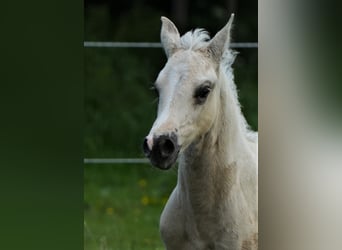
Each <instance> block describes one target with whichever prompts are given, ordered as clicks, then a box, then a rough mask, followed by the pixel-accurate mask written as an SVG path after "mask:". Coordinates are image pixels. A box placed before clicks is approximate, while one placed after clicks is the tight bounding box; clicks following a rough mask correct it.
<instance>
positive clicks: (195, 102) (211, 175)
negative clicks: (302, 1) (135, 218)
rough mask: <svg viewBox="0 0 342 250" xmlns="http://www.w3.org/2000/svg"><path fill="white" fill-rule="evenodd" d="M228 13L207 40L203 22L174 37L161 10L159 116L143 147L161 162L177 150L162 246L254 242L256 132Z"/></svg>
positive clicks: (178, 248) (177, 249)
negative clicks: (238, 75)
mask: <svg viewBox="0 0 342 250" xmlns="http://www.w3.org/2000/svg"><path fill="white" fill-rule="evenodd" d="M233 18H234V14H232V16H231V18H230V20H229V21H228V23H227V25H226V26H225V27H224V28H223V29H222V30H220V31H219V32H218V33H217V34H216V35H215V37H214V38H213V39H211V40H209V36H208V34H207V32H206V31H204V30H201V29H196V30H194V31H193V32H188V33H186V34H185V35H184V36H182V37H180V35H179V33H178V30H177V28H176V27H175V25H174V24H173V23H172V22H171V21H170V20H169V19H167V18H165V17H162V18H161V20H162V28H161V42H162V45H163V47H164V50H165V52H166V55H167V57H168V61H167V63H166V65H165V67H164V68H163V70H162V71H161V72H160V73H159V75H158V78H157V80H156V82H155V88H156V90H157V91H158V93H159V104H158V117H157V119H156V121H155V122H154V124H153V126H152V129H151V131H150V133H149V134H148V136H147V137H146V138H145V140H144V145H143V148H144V153H145V155H146V156H147V157H148V158H149V159H150V161H151V163H152V165H154V166H156V167H159V168H160V169H169V168H170V167H171V166H172V165H173V164H174V163H175V162H176V160H177V158H178V155H179V168H178V181H177V185H176V187H175V189H174V190H173V192H172V194H171V196H170V198H169V200H168V202H167V204H166V206H165V208H164V211H163V213H162V215H161V219H160V232H161V236H162V239H163V241H164V244H165V246H166V248H167V249H171V250H182V249H184V250H191V249H229V250H241V249H243V250H247V249H253V250H254V249H257V245H258V198H257V197H258V191H257V185H258V184H257V176H258V174H257V161H258V157H257V151H258V146H257V133H255V132H252V131H250V130H249V129H248V125H247V123H246V120H245V118H244V116H243V115H242V113H241V108H240V105H239V102H238V97H237V91H236V87H235V84H234V80H233V73H232V68H231V65H232V63H233V61H234V57H235V54H234V52H232V51H231V50H230V49H229V44H230V29H231V25H232V22H233Z"/></svg>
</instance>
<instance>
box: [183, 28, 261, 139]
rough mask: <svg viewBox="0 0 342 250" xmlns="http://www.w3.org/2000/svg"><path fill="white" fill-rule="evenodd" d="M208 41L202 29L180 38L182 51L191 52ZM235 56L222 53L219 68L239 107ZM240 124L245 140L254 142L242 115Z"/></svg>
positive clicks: (228, 50)
mask: <svg viewBox="0 0 342 250" xmlns="http://www.w3.org/2000/svg"><path fill="white" fill-rule="evenodd" d="M209 40H210V36H209V33H208V31H206V30H204V29H195V30H192V31H189V32H187V33H185V34H184V35H183V36H182V37H181V48H182V49H184V50H193V51H196V50H200V49H203V48H205V47H207V46H208V44H209ZM237 54H238V52H236V51H234V50H232V49H230V48H228V49H227V50H226V51H225V52H224V53H223V56H222V60H221V65H220V66H221V69H222V71H223V72H224V74H225V76H226V77H227V80H228V81H227V82H228V85H229V88H230V91H231V92H232V94H233V95H234V98H235V100H236V103H237V105H239V107H240V102H239V99H238V94H237V89H236V85H235V83H234V75H233V68H232V64H233V63H234V60H235V58H236V55H237ZM240 110H241V108H240ZM240 122H241V123H242V124H241V125H242V127H243V128H244V130H245V135H246V137H247V139H248V140H249V141H251V142H256V141H257V138H258V135H257V133H256V132H254V131H251V130H250V127H249V125H248V124H247V121H246V119H245V117H244V116H243V115H242V113H241V116H240Z"/></svg>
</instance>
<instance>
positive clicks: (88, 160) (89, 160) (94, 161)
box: [83, 158, 150, 164]
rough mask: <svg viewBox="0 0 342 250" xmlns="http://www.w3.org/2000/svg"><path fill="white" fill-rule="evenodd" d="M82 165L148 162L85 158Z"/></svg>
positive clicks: (146, 160)
mask: <svg viewBox="0 0 342 250" xmlns="http://www.w3.org/2000/svg"><path fill="white" fill-rule="evenodd" d="M83 163H84V164H121V163H122V164H146V163H150V161H149V160H148V159H146V158H85V159H83Z"/></svg>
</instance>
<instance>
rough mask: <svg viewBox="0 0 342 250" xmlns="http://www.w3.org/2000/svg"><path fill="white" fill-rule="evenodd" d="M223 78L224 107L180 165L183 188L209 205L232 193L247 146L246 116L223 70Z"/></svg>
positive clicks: (180, 181) (221, 107) (189, 148)
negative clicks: (238, 163)
mask: <svg viewBox="0 0 342 250" xmlns="http://www.w3.org/2000/svg"><path fill="white" fill-rule="evenodd" d="M220 81H221V82H220V83H219V84H220V88H221V89H220V100H219V101H220V103H219V107H220V110H219V112H218V114H217V118H216V122H214V125H213V126H212V128H211V129H210V130H209V132H208V133H207V134H206V135H204V136H202V137H201V138H199V139H198V141H197V142H195V143H193V144H192V145H190V146H189V147H188V149H186V150H185V151H184V153H183V154H182V156H181V159H180V167H179V182H178V183H179V186H180V188H181V189H182V190H183V192H184V193H186V194H187V196H189V197H188V198H190V199H192V201H193V202H195V203H196V202H198V203H201V202H203V203H206V204H207V206H208V208H209V207H210V206H211V205H213V206H214V204H215V203H216V199H218V200H220V199H221V200H222V198H221V197H222V196H221V195H222V192H229V191H230V190H229V189H230V188H231V186H232V185H233V184H234V183H235V182H236V181H237V178H238V176H237V175H238V172H237V171H238V170H237V166H236V164H237V161H238V160H239V158H241V157H240V155H242V154H243V151H244V149H245V147H246V146H245V145H246V136H245V133H244V128H243V127H242V126H243V125H244V124H243V120H241V119H244V118H243V117H240V116H242V114H241V111H240V106H239V103H238V100H237V97H236V95H235V93H233V91H232V90H231V89H230V88H229V86H228V83H227V82H226V81H227V78H226V77H225V75H223V73H222V74H221V77H220ZM190 196H191V197H190ZM220 196H221V197H220ZM192 205H193V206H194V204H192ZM197 205H198V206H203V204H197Z"/></svg>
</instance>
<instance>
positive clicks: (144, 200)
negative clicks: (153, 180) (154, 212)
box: [141, 195, 150, 206]
mask: <svg viewBox="0 0 342 250" xmlns="http://www.w3.org/2000/svg"><path fill="white" fill-rule="evenodd" d="M149 203H150V198H149V197H148V196H146V195H144V196H143V197H141V204H143V205H144V206H147V205H148V204H149Z"/></svg>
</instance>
